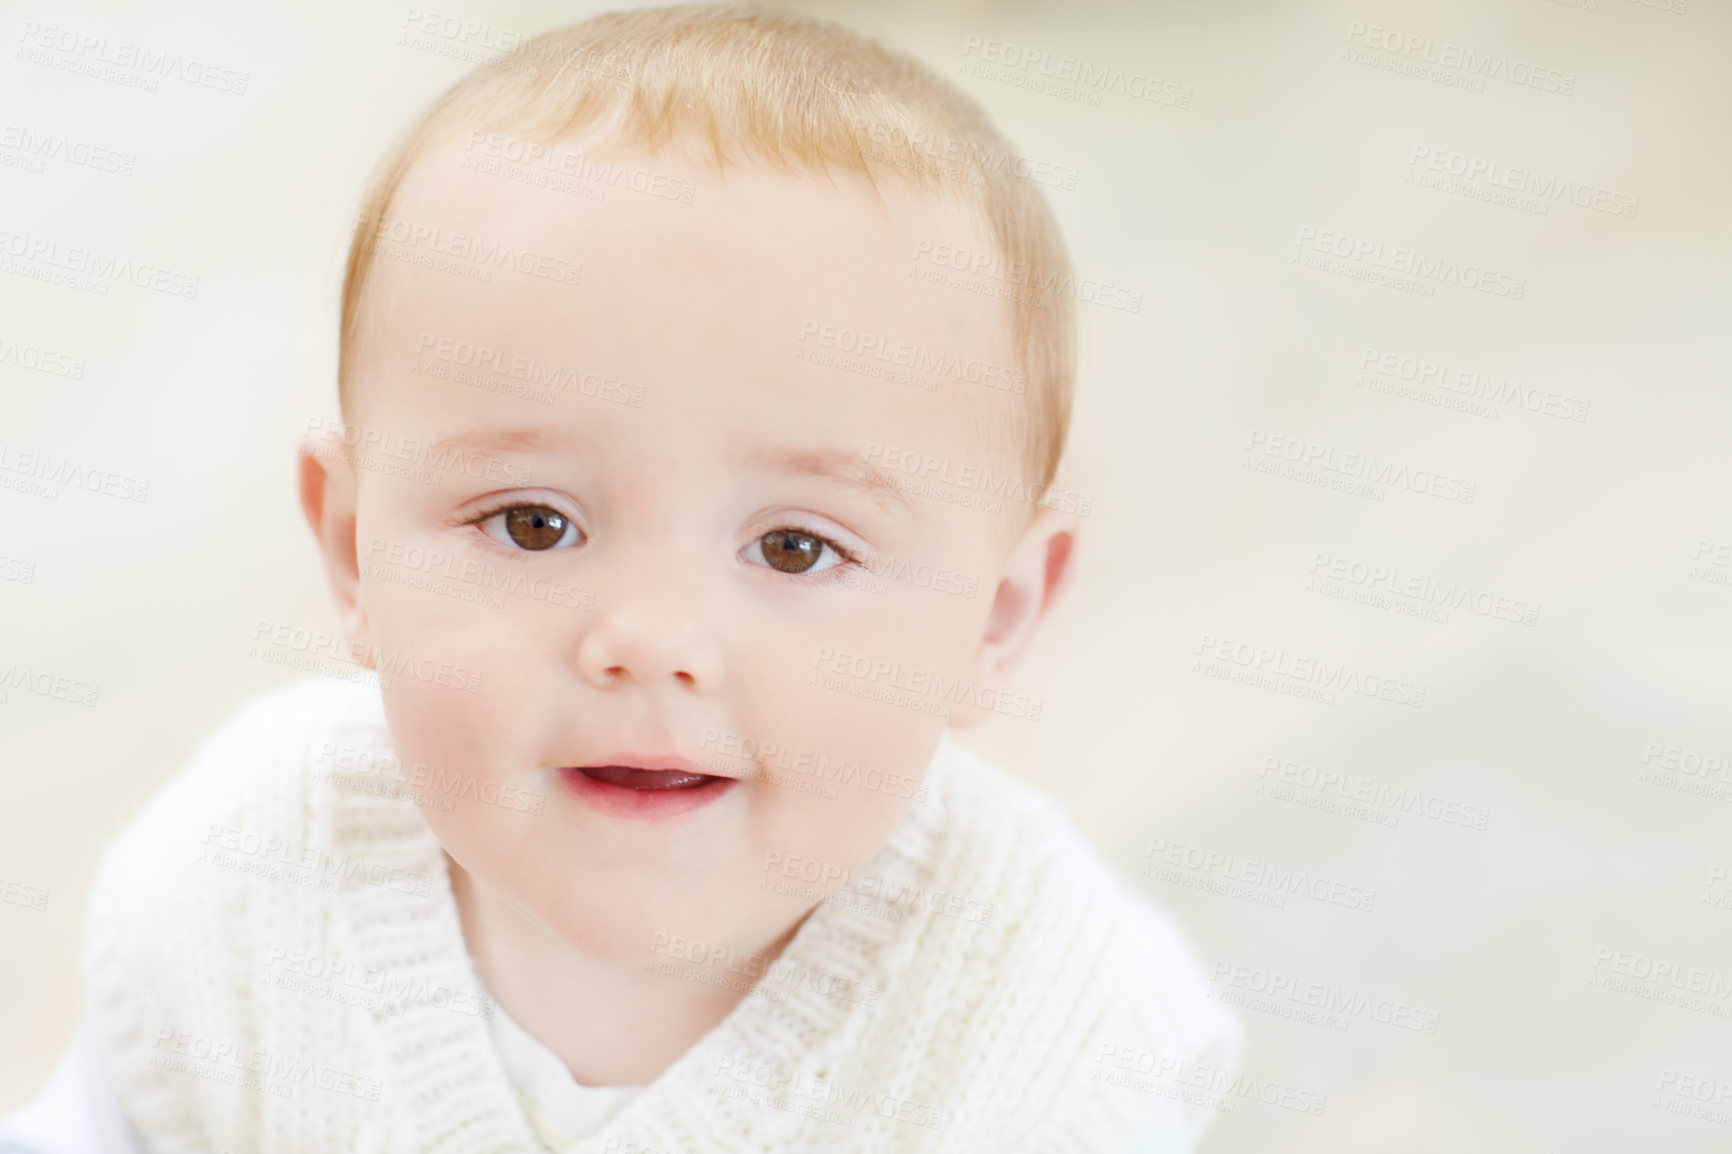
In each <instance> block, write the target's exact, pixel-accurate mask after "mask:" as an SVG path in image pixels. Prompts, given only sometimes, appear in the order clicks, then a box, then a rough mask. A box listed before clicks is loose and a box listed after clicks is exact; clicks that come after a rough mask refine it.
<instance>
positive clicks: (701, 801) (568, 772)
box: [559, 768, 739, 821]
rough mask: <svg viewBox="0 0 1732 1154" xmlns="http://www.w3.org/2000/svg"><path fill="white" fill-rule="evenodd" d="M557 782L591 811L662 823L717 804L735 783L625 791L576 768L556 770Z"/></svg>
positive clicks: (722, 779) (721, 779) (728, 780)
mask: <svg viewBox="0 0 1732 1154" xmlns="http://www.w3.org/2000/svg"><path fill="white" fill-rule="evenodd" d="M559 780H560V781H562V782H564V783H565V786H566V788H567V789H569V790H570V791H571V792H572V793H574V794H576V795H577V796H578V798H579V799H581V800H582V801H583V802H585V803H586V804H587V805H589V806H590V807H591V808H593V809H596V810H599V811H601V812H602V813H605V814H609V815H611V816H613V817H629V818H635V819H637V820H639V821H662V820H664V819H667V818H672V817H678V816H680V815H681V814H686V813H691V812H692V811H693V810H698V809H702V808H703V807H705V806H707V805H709V804H710V803H712V802H716V801H720V800H721V798H722V796H723V795H724V794H726V793H728V792H729V791H730V790H732V789H733V787H734V786H736V785H738V784H739V782H737V781H735V780H734V779H733V778H731V777H717V778H712V779H711V780H709V781H707V782H705V783H704V784H703V785H694V786H689V787H687V788H685V789H628V788H626V787H625V786H621V785H610V784H609V783H607V782H605V781H597V780H596V779H595V778H593V777H590V776H589V775H588V774H586V773H584V772H583V771H582V770H580V769H570V768H564V769H561V770H560V771H559Z"/></svg>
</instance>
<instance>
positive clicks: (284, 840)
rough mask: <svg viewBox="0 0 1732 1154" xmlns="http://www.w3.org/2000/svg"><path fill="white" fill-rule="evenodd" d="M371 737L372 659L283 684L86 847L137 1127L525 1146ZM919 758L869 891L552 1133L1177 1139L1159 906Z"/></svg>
mask: <svg viewBox="0 0 1732 1154" xmlns="http://www.w3.org/2000/svg"><path fill="white" fill-rule="evenodd" d="M393 764H394V755H393V753H392V751H391V741H390V734H389V731H388V730H387V728H386V725H385V717H384V710H383V707H382V703H381V702H380V700H379V694H378V690H377V689H376V688H370V687H366V686H357V685H352V684H348V683H344V682H331V681H317V682H308V683H304V684H300V685H295V686H291V687H289V688H287V689H283V690H278V691H276V692H273V693H270V694H267V695H265V696H263V697H260V698H258V699H256V700H255V701H253V702H252V703H250V704H249V705H248V706H247V707H246V708H245V709H244V710H243V711H242V712H241V713H240V714H239V715H238V716H237V717H236V718H235V719H234V720H232V721H231V722H229V723H228V724H227V725H226V726H225V727H224V728H223V729H222V730H221V731H220V732H219V733H218V734H217V735H216V736H215V737H213V738H212V739H211V740H210V741H209V742H208V743H206V745H205V746H204V747H203V748H202V749H201V750H200V752H199V754H198V755H197V757H195V759H194V760H193V763H192V764H191V765H190V766H189V767H188V768H187V770H186V771H185V772H184V773H182V774H181V775H180V776H179V777H178V778H176V779H175V780H174V781H173V782H171V783H170V784H169V785H168V786H167V787H165V789H164V790H163V791H162V792H161V793H160V794H159V795H158V796H157V797H156V798H155V799H153V800H152V802H151V803H150V805H149V806H148V807H147V808H146V809H145V811H144V812H143V813H142V814H141V815H140V816H139V818H138V819H137V820H136V821H135V822H134V823H133V824H132V826H131V827H130V828H129V829H128V830H127V832H126V833H125V834H124V835H123V836H122V837H121V838H120V839H119V841H117V842H116V843H115V844H114V845H113V846H112V847H111V848H110V849H109V851H108V853H107V854H106V855H105V856H104V859H103V862H102V864H101V866H100V868H99V872H98V876H97V880H96V884H95V887H94V889H93V893H92V898H91V902H90V908H89V920H88V924H87V930H86V933H87V948H86V954H85V969H86V978H87V981H88V983H89V988H90V990H91V991H92V995H93V998H92V1005H93V1007H94V1014H95V1016H96V1019H97V1022H98V1027H99V1031H100V1033H101V1035H102V1037H103V1040H104V1044H105V1047H106V1050H107V1059H108V1063H109V1066H110V1069H111V1070H112V1072H113V1076H114V1079H115V1081H116V1084H117V1089H118V1091H119V1093H120V1097H121V1100H122V1102H123V1103H124V1104H125V1106H126V1110H127V1112H128V1114H129V1116H130V1117H131V1118H132V1121H133V1123H134V1125H136V1126H137V1127H138V1129H139V1131H140V1132H141V1133H142V1135H143V1136H144V1138H145V1141H146V1143H147V1145H148V1147H149V1149H150V1150H151V1151H152V1154H179V1152H182V1151H232V1152H234V1154H252V1152H255V1151H256V1152H261V1154H318V1152H323V1151H331V1152H339V1151H340V1152H344V1154H347V1152H351V1151H354V1152H360V1154H374V1152H392V1154H399V1152H401V1154H409V1152H425V1154H506V1152H512V1154H536V1152H538V1151H540V1150H542V1149H543V1147H542V1146H541V1145H540V1144H539V1143H538V1142H537V1140H536V1138H535V1135H534V1132H533V1131H532V1129H531V1128H530V1126H529V1123H528V1121H527V1120H526V1119H525V1117H524V1114H523V1111H522V1108H521V1106H520V1103H519V1101H518V1098H517V1095H516V1092H515V1090H514V1088H513V1087H512V1085H511V1084H510V1082H509V1081H508V1080H507V1078H506V1076H505V1073H504V1071H503V1069H502V1067H501V1064H500V1061H499V1058H498V1056H497V1054H496V1052H495V1050H494V1049H493V1047H492V1044H491V1042H490V1039H489V1034H488V1028H487V1027H488V1022H487V1015H489V1014H491V1013H493V1012H495V1010H494V1007H493V1006H492V1003H491V1001H490V1000H489V999H487V998H486V997H485V995H484V994H482V993H481V987H480V985H479V982H478V981H477V978H476V975H475V973H474V970H473V966H472V963H471V961H470V958H469V954H468V951H467V949H466V947H465V944H464V941H463V936H462V928H461V924H460V921H459V918H458V913H457V907H456V903H455V901H454V899H453V897H452V893H451V889H450V884H449V879H448V875H447V873H446V869H445V858H444V855H443V852H442V851H441V849H440V846H439V843H438V841H437V840H436V839H435V838H434V836H433V834H432V832H431V830H430V829H429V828H428V827H427V824H426V822H425V821H424V820H423V819H422V817H421V814H420V811H419V810H418V809H417V808H416V807H415V804H414V801H413V799H412V798H411V797H409V796H408V791H407V787H406V786H404V785H402V784H399V783H398V778H397V775H396V774H395V773H394V772H392V771H391V770H390V768H389V767H390V766H392V765H393ZM382 770H383V771H382ZM927 780H928V789H927V792H926V796H925V798H924V799H921V800H916V801H915V802H914V803H913V805H912V808H911V809H910V811H909V813H908V814H907V816H906V817H905V819H904V820H903V821H902V822H901V823H900V824H899V825H898V826H897V827H896V829H895V830H894V831H893V833H892V835H891V837H890V839H889V841H888V842H887V843H886V844H885V846H884V847H883V848H882V849H881V850H880V852H879V853H878V855H877V856H876V857H875V858H874V859H873V861H872V862H871V864H870V865H869V866H868V867H867V868H866V869H865V870H864V871H862V872H863V875H870V876H871V877H872V878H874V879H875V880H874V884H873V886H872V888H871V889H870V891H868V890H866V889H862V890H861V892H860V893H857V894H856V893H852V892H844V893H843V894H841V895H839V896H838V898H837V899H834V900H831V901H827V902H825V903H823V904H821V905H820V906H819V907H818V908H817V909H816V911H815V912H814V913H813V914H812V915H811V916H810V917H809V918H808V919H807V920H806V921H805V923H804V924H803V925H802V926H801V927H800V929H799V931H798V932H797V933H796V934H795V935H794V938H793V940H792V941H791V942H790V943H789V944H788V946H787V947H786V949H785V951H784V953H783V956H782V958H781V959H779V960H778V962H777V963H776V964H775V965H774V966H772V967H771V970H770V972H769V973H768V974H767V975H765V976H764V977H763V978H761V979H760V980H759V982H758V985H757V986H756V987H754V989H753V992H752V994H750V995H748V996H747V997H745V998H744V999H743V1000H742V1001H741V1002H740V1003H739V1005H738V1006H736V1007H735V1008H734V1010H733V1011H732V1012H731V1013H730V1014H729V1016H728V1017H727V1018H726V1019H725V1020H724V1021H723V1022H722V1023H721V1024H720V1025H718V1026H717V1027H716V1028H715V1029H713V1030H712V1031H710V1032H709V1033H708V1034H707V1035H705V1036H704V1037H703V1038H702V1039H700V1040H699V1041H698V1042H697V1043H696V1044H695V1045H694V1046H693V1047H692V1048H691V1049H690V1050H689V1051H688V1052H687V1053H686V1054H684V1055H683V1056H682V1057H681V1058H680V1059H679V1060H678V1061H676V1062H675V1063H674V1064H673V1065H672V1066H671V1067H670V1068H669V1069H668V1070H667V1071H666V1072H665V1073H664V1074H663V1075H662V1076H661V1077H660V1078H658V1079H656V1080H655V1081H654V1082H653V1083H652V1084H651V1085H650V1086H649V1087H648V1088H646V1089H645V1090H644V1091H643V1092H642V1093H641V1094H639V1095H638V1097H637V1098H636V1099H635V1100H633V1101H632V1102H631V1103H630V1104H629V1105H628V1106H627V1107H626V1108H625V1109H624V1110H622V1111H621V1112H620V1113H619V1114H618V1115H617V1116H615V1117H614V1118H613V1119H612V1120H610V1121H609V1122H608V1123H607V1124H606V1125H605V1126H604V1127H602V1128H601V1129H600V1130H598V1131H596V1132H595V1133H593V1134H591V1135H590V1136H588V1137H587V1138H585V1139H584V1140H583V1141H581V1142H580V1143H578V1144H577V1145H576V1146H574V1147H572V1150H573V1151H575V1152H576V1154H722V1152H733V1154H739V1152H745V1151H753V1152H760V1154H769V1152H772V1151H773V1152H775V1154H786V1152H802V1151H813V1152H819V1151H822V1152H824V1154H847V1152H851V1151H860V1152H864V1151H874V1152H889V1151H909V1152H913V1151H921V1152H931V1154H939V1152H946V1154H949V1152H960V1151H979V1152H981V1154H987V1152H991V1154H1002V1152H1005V1151H1027V1152H1031V1154H1035V1152H1038V1154H1048V1152H1051V1154H1061V1152H1065V1154H1068V1152H1075V1154H1113V1152H1115V1151H1127V1152H1128V1151H1139V1152H1147V1151H1156V1150H1162V1151H1168V1150H1171V1151H1181V1150H1188V1149H1190V1147H1191V1144H1192V1142H1193V1141H1194V1140H1195V1136H1196V1135H1197V1133H1198V1132H1199V1131H1200V1130H1201V1129H1202V1127H1203V1126H1204V1124H1205V1123H1206V1121H1207V1119H1208V1116H1209V1115H1210V1113H1211V1112H1210V1111H1209V1110H1208V1109H1206V1108H1204V1107H1203V1106H1201V1105H1198V1104H1195V1103H1196V1100H1197V1099H1198V1097H1199V1096H1198V1095H1196V1094H1194V1093H1190V1092H1186V1091H1184V1090H1183V1089H1182V1087H1183V1083H1181V1082H1180V1081H1179V1080H1178V1078H1176V1077H1173V1076H1169V1077H1168V1078H1167V1079H1166V1080H1165V1081H1163V1080H1161V1079H1160V1077H1159V1076H1158V1074H1159V1071H1163V1070H1164V1071H1168V1072H1169V1075H1177V1074H1193V1073H1194V1072H1196V1071H1199V1070H1212V1071H1219V1072H1223V1073H1224V1072H1225V1071H1227V1070H1229V1069H1230V1068H1231V1067H1232V1065H1233V1064H1234V1062H1235V1061H1236V1057H1237V1051H1238V1033H1237V1026H1236V1024H1235V1023H1234V1022H1233V1020H1232V1019H1231V1018H1230V1017H1229V1016H1228V1015H1227V1014H1226V1012H1225V1011H1224V1010H1222V1009H1221V1007H1219V1006H1218V1005H1217V1004H1216V1003H1214V1002H1211V1001H1209V1000H1207V997H1206V995H1207V989H1208V987H1207V983H1206V982H1205V980H1204V979H1203V976H1202V973H1201V971H1200V970H1199V968H1198V966H1197V964H1196V962H1195V961H1194V959H1193V958H1192V957H1191V955H1190V953H1189V952H1188V950H1187V949H1186V948H1185V945H1184V943H1183V942H1182V940H1181V939H1180V937H1179V935H1178V933H1177V932H1176V930H1175V929H1174V927H1173V926H1172V924H1171V923H1170V922H1169V921H1168V920H1167V919H1166V918H1165V917H1164V916H1163V915H1162V914H1160V913H1159V912H1158V911H1157V910H1155V909H1154V908H1153V907H1151V906H1149V905H1148V904H1147V903H1145V902H1143V901H1142V900H1141V899H1140V898H1138V897H1136V896H1135V895H1133V894H1131V893H1130V892H1129V891H1128V890H1127V889H1126V888H1125V887H1124V886H1123V885H1122V884H1121V883H1120V882H1119V881H1118V880H1117V879H1116V878H1115V877H1114V876H1113V874H1112V873H1111V871H1110V870H1108V869H1107V867H1106V866H1105V865H1104V863H1102V862H1101V861H1100V859H1099V857H1098V855H1096V854H1095V853H1094V851H1093V850H1092V849H1091V848H1090V847H1089V846H1088V845H1087V844H1086V843H1085V842H1084V841H1083V840H1082V838H1081V837H1080V835H1079V834H1078V833H1077V832H1076V831H1075V830H1074V828H1073V827H1072V826H1071V825H1070V823H1069V822H1068V821H1067V820H1066V819H1065V818H1064V817H1063V816H1062V814H1061V813H1060V812H1059V811H1058V810H1057V808H1056V807H1055V806H1054V805H1053V804H1052V803H1051V802H1050V801H1048V800H1046V799H1045V798H1043V797H1041V796H1040V795H1038V794H1037V793H1035V792H1034V791H1031V790H1029V789H1028V788H1026V787H1024V786H1022V785H1020V784H1019V783H1017V782H1016V781H1014V780H1013V779H1011V778H1010V777H1009V776H1008V775H1006V774H1005V773H1004V772H1003V771H1001V770H999V769H997V768H995V767H993V766H991V765H989V764H988V763H986V762H985V761H983V760H982V759H980V758H979V757H978V756H976V755H974V754H972V753H970V752H969V751H967V750H966V749H965V748H963V747H962V746H960V745H958V744H956V743H955V742H953V741H952V740H951V739H950V738H949V737H948V736H947V737H946V738H945V740H944V741H943V743H942V744H941V745H940V748H939V751H938V753H937V755H936V756H935V757H934V760H933V764H932V767H931V769H930V771H929V774H928V778H927ZM953 899H954V900H953ZM1151 1069H1154V1070H1155V1071H1156V1072H1157V1077H1156V1078H1154V1079H1153V1080H1150V1079H1148V1078H1146V1077H1145V1078H1128V1077H1127V1076H1126V1073H1125V1071H1126V1070H1134V1071H1140V1072H1141V1074H1142V1075H1147V1074H1148V1073H1149V1071H1150V1070H1151ZM1127 1083H1129V1084H1127Z"/></svg>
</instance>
